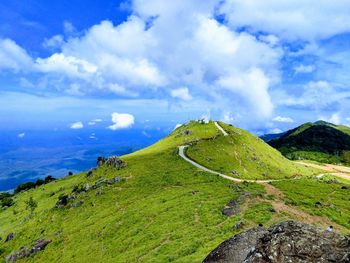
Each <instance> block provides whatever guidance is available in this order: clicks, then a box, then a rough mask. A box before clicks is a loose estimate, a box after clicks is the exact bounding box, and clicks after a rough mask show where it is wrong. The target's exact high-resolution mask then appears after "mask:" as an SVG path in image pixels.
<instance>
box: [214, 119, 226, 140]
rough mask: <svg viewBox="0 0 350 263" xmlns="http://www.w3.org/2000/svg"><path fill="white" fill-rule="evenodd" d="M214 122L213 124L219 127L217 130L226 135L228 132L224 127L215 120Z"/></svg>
mask: <svg viewBox="0 0 350 263" xmlns="http://www.w3.org/2000/svg"><path fill="white" fill-rule="evenodd" d="M214 123H215V126H216V127H217V128H218V129H219V131H221V132H222V134H223V135H224V136H227V135H228V133H227V132H226V131H225V130H224V128H222V127H221V126H220V124H219V123H218V122H217V121H215V122H214Z"/></svg>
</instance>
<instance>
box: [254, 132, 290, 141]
mask: <svg viewBox="0 0 350 263" xmlns="http://www.w3.org/2000/svg"><path fill="white" fill-rule="evenodd" d="M284 134H285V133H284V132H281V133H268V134H264V135H262V136H260V139H262V140H263V141H264V142H268V141H271V140H274V139H278V138H280V137H281V136H283V135H284Z"/></svg>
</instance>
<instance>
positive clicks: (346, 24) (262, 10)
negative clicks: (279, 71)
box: [221, 0, 350, 41]
mask: <svg viewBox="0 0 350 263" xmlns="http://www.w3.org/2000/svg"><path fill="white" fill-rule="evenodd" d="M349 8H350V3H349V1H346V0H339V1H318V2H317V4H315V2H313V1H305V0H284V1H276V0H265V1H255V0H226V1H225V2H224V3H223V4H222V6H221V12H222V13H223V14H225V15H226V18H227V20H228V23H229V24H230V26H231V27H233V28H235V29H237V28H242V27H249V28H251V29H252V30H254V31H263V32H270V33H275V34H277V35H279V36H282V37H283V38H285V39H290V40H295V39H302V40H310V41H311V40H316V39H324V38H328V37H331V36H333V35H337V34H341V33H346V32H349V31H350V13H349V12H348V10H349Z"/></svg>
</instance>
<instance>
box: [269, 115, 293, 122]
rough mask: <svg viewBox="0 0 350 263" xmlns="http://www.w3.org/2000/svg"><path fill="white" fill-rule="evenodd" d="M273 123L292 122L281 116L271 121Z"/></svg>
mask: <svg viewBox="0 0 350 263" xmlns="http://www.w3.org/2000/svg"><path fill="white" fill-rule="evenodd" d="M272 120H273V121H275V122H287V123H288V122H289V123H292V122H294V120H293V119H292V118H290V117H283V116H276V117H275V118H273V119H272Z"/></svg>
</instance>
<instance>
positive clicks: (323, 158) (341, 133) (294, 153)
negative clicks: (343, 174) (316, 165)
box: [268, 121, 350, 164]
mask: <svg viewBox="0 0 350 263" xmlns="http://www.w3.org/2000/svg"><path fill="white" fill-rule="evenodd" d="M268 143H269V144H270V145H271V146H273V147H274V148H276V149H278V150H279V151H281V152H282V153H283V155H285V156H286V157H288V158H289V159H294V160H295V159H310V160H314V161H319V162H325V163H343V164H350V152H349V151H350V128H349V127H347V126H344V125H335V124H332V123H329V122H325V121H317V122H314V123H311V122H308V123H305V124H303V125H301V126H299V127H296V128H294V129H292V130H289V131H287V132H285V133H284V134H283V135H281V136H280V137H279V138H277V139H272V140H270V141H268Z"/></svg>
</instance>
